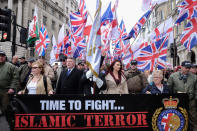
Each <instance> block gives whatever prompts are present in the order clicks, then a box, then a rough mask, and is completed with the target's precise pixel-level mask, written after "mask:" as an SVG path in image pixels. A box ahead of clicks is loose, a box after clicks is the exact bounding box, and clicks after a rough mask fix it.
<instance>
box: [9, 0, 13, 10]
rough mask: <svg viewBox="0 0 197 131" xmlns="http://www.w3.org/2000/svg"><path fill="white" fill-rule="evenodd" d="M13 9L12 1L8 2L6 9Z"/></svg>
mask: <svg viewBox="0 0 197 131" xmlns="http://www.w3.org/2000/svg"><path fill="white" fill-rule="evenodd" d="M12 8H13V0H8V9H11V10H12Z"/></svg>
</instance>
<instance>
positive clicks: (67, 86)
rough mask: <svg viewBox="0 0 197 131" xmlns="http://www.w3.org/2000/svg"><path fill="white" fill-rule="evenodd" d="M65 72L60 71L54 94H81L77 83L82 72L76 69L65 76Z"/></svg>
mask: <svg viewBox="0 0 197 131" xmlns="http://www.w3.org/2000/svg"><path fill="white" fill-rule="evenodd" d="M67 71H68V70H66V71H62V72H61V74H60V78H59V81H58V84H57V88H56V94H81V93H80V90H79V82H80V79H81V76H82V72H81V71H79V70H78V69H77V68H76V67H75V68H74V69H73V70H72V71H71V73H70V75H69V76H67V75H66V74H67Z"/></svg>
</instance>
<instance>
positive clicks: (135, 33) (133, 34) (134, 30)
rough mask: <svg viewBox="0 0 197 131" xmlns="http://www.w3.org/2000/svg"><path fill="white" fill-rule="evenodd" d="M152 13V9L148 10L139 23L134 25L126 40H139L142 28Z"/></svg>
mask: <svg viewBox="0 0 197 131" xmlns="http://www.w3.org/2000/svg"><path fill="white" fill-rule="evenodd" d="M151 12H152V9H150V10H148V11H147V12H146V13H145V14H144V15H143V16H142V17H141V18H140V19H139V21H138V22H137V23H136V24H135V25H134V27H133V28H132V29H131V31H130V32H129V34H128V36H127V38H126V39H131V38H137V36H138V34H139V32H140V31H141V29H142V27H143V26H144V24H145V23H146V21H147V19H148V18H149V16H150V14H151Z"/></svg>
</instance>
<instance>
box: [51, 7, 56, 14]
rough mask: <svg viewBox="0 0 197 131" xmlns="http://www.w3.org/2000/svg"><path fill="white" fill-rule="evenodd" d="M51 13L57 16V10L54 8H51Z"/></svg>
mask: <svg viewBox="0 0 197 131" xmlns="http://www.w3.org/2000/svg"><path fill="white" fill-rule="evenodd" d="M51 13H52V15H53V16H55V10H54V9H53V8H51Z"/></svg>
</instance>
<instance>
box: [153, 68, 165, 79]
mask: <svg viewBox="0 0 197 131" xmlns="http://www.w3.org/2000/svg"><path fill="white" fill-rule="evenodd" d="M155 75H157V76H159V77H161V78H162V79H163V71H162V70H155V71H153V77H154V76H155Z"/></svg>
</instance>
